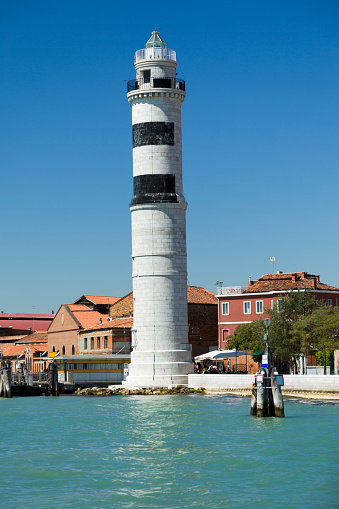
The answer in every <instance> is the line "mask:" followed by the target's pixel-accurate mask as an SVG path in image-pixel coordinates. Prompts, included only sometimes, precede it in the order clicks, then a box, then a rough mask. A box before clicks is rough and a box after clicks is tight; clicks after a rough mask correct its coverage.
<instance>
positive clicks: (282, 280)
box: [243, 272, 339, 293]
mask: <svg viewBox="0 0 339 509" xmlns="http://www.w3.org/2000/svg"><path fill="white" fill-rule="evenodd" d="M305 289H306V290H330V291H338V292H339V288H336V287H335V286H330V285H326V284H324V283H320V281H319V276H314V275H313V274H308V273H307V272H283V273H280V274H279V273H277V274H265V275H264V276H262V277H260V278H259V279H258V280H257V281H255V282H254V283H253V284H252V286H250V287H249V288H247V289H246V290H245V291H244V292H243V293H260V292H272V291H289V290H305Z"/></svg>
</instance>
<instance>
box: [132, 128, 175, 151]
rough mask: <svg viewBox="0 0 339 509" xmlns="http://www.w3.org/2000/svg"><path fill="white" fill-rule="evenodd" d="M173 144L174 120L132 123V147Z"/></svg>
mask: <svg viewBox="0 0 339 509" xmlns="http://www.w3.org/2000/svg"><path fill="white" fill-rule="evenodd" d="M143 145H174V122H141V123H140V124H134V125H133V148H136V147H142V146H143Z"/></svg>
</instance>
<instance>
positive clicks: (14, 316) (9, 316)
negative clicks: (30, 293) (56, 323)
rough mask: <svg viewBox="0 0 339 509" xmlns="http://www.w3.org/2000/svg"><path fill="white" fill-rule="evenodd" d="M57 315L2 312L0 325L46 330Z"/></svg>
mask: <svg viewBox="0 0 339 509" xmlns="http://www.w3.org/2000/svg"><path fill="white" fill-rule="evenodd" d="M54 316H55V315H52V314H50V315H47V314H35V313H4V312H3V311H2V312H1V313H0V327H2V328H3V327H11V328H12V329H16V330H18V331H19V330H20V331H21V330H27V332H28V331H29V330H37V329H38V330H39V331H45V330H47V329H48V327H49V326H50V324H51V323H52V321H53V319H54Z"/></svg>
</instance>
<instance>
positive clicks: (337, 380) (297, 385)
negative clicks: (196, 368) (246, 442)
mask: <svg viewBox="0 0 339 509" xmlns="http://www.w3.org/2000/svg"><path fill="white" fill-rule="evenodd" d="M252 382H253V375H230V374H228V375H219V374H218V375H200V374H193V375H188V386H189V387H191V388H193V389H203V390H204V392H205V393H207V394H233V395H237V396H250V395H251V392H252V391H251V387H252ZM282 394H283V396H285V397H296V398H307V399H328V400H329V399H331V400H333V399H339V375H284V386H283V387H282Z"/></svg>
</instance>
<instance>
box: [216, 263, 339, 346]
mask: <svg viewBox="0 0 339 509" xmlns="http://www.w3.org/2000/svg"><path fill="white" fill-rule="evenodd" d="M291 290H295V291H297V290H301V291H304V290H305V291H306V290H307V291H309V292H310V293H311V294H313V295H314V296H315V297H316V299H321V300H324V301H325V302H327V304H329V305H331V306H338V303H339V288H336V287H334V286H330V285H327V284H324V283H321V282H320V278H319V276H315V275H312V274H308V273H307V272H278V273H277V274H265V275H264V276H262V277H261V278H259V279H258V280H257V281H251V280H250V281H248V287H247V288H242V287H240V286H236V287H219V288H218V294H217V298H218V316H219V320H218V322H219V341H218V342H219V348H222V349H223V348H225V347H226V342H227V336H228V335H230V334H233V332H234V331H235V330H236V328H237V326H238V325H240V324H241V323H250V322H252V321H253V320H256V319H257V318H259V317H262V318H266V317H267V314H266V313H265V309H267V308H272V307H273V305H274V303H276V302H277V301H278V299H280V298H282V297H283V296H284V295H286V294H287V292H290V291H291Z"/></svg>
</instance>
